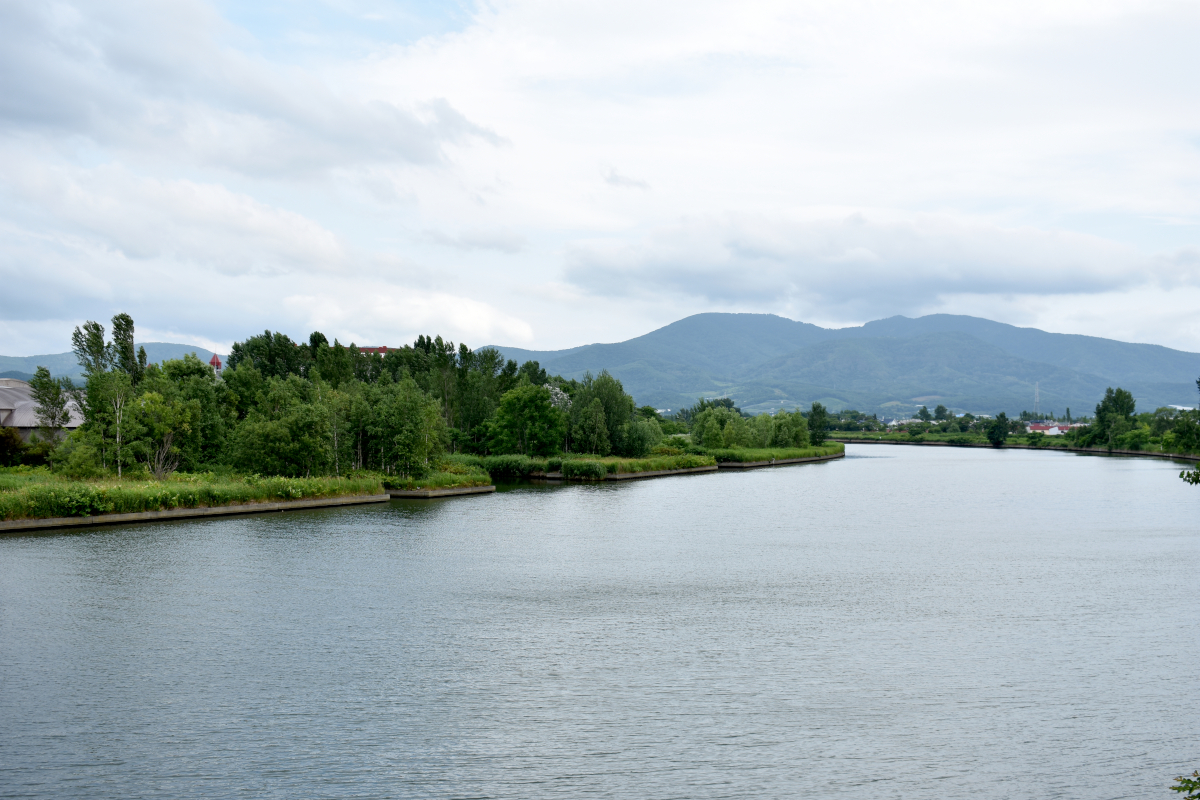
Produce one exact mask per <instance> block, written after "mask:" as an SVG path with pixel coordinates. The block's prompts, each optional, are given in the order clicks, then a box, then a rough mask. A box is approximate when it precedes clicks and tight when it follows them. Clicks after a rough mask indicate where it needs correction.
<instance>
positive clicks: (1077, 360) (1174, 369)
mask: <svg viewBox="0 0 1200 800" xmlns="http://www.w3.org/2000/svg"><path fill="white" fill-rule="evenodd" d="M498 349H499V350H501V351H502V352H504V353H505V355H506V356H507V357H509V358H516V359H518V360H520V361H524V360H529V359H534V360H537V361H539V362H540V363H541V364H542V366H544V367H546V368H547V369H548V370H550V371H551V372H555V373H561V374H562V375H564V376H566V377H579V376H582V375H583V373H584V372H586V371H589V370H590V371H591V372H593V373H596V372H598V371H599V370H601V369H607V370H608V371H609V372H611V373H613V374H614V375H616V376H617V377H618V378H620V379H621V381H622V382H623V383H624V384H625V387H626V389H628V390H629V391H630V392H631V393H632V394H633V395H634V397H635V398H637V399H638V402H640V403H649V404H652V405H655V406H657V407H658V408H672V409H674V408H680V407H682V406H685V405H690V404H691V403H693V402H695V400H696V398H697V397H698V396H701V395H705V396H713V395H728V396H730V397H733V398H734V399H735V400H737V401H738V403H739V404H740V405H741V406H742V407H743V408H746V409H748V410H751V411H765V410H769V409H774V408H780V407H786V408H791V407H793V406H797V405H800V406H807V405H808V404H809V403H811V402H812V401H813V400H820V401H822V402H824V403H827V404H828V405H831V406H833V407H836V408H845V407H854V408H857V409H859V410H862V411H874V412H882V413H884V414H888V415H889V416H890V415H902V414H907V413H909V412H911V411H912V410H913V409H915V408H916V407H918V406H920V405H930V406H933V405H936V404H937V403H944V404H945V405H947V406H949V407H951V408H954V409H958V410H962V411H974V412H984V413H994V412H997V411H1001V410H1004V411H1008V412H1010V413H1016V412H1019V411H1021V410H1024V409H1029V410H1032V408H1033V395H1034V385H1035V383H1036V384H1038V387H1039V390H1040V395H1041V408H1042V410H1044V411H1045V410H1052V411H1056V412H1058V413H1061V412H1062V411H1063V410H1064V409H1065V408H1067V407H1069V408H1071V410H1072V412H1073V413H1076V414H1079V413H1082V412H1088V413H1090V412H1091V410H1092V409H1093V407H1094V406H1095V404H1096V402H1097V401H1098V400H1099V399H1100V396H1101V395H1103V393H1104V389H1105V388H1106V387H1108V386H1117V385H1120V386H1122V387H1124V388H1126V389H1129V390H1130V391H1131V392H1133V394H1134V396H1135V397H1136V398H1137V400H1138V407H1139V408H1141V409H1153V408H1157V407H1158V406H1162V405H1195V402H1196V386H1195V383H1194V381H1195V380H1196V377H1197V376H1198V375H1200V354H1197V353H1186V352H1183V351H1179V350H1171V349H1170V348H1166V347H1161V346H1158V345H1148V344H1129V343H1126V342H1117V341H1113V340H1111V339H1101V338H1098V337H1094V336H1077V335H1072V334H1059V333H1047V332H1046V331H1041V330H1037V329H1035V328H1018V327H1015V326H1013V325H1005V324H1003V323H999V322H993V321H991V320H986V319H979V318H977V317H966V316H955V315H950V314H935V315H931V316H927V317H921V318H919V319H908V318H907V317H892V318H890V319H884V320H877V321H875V322H869V323H867V324H866V325H863V326H861V327H854V328H840V329H828V328H820V327H818V326H816V325H810V324H808V323H803V322H795V321H792V320H788V319H784V318H782V317H777V316H774V315H770V314H697V315H695V316H692V317H688V318H686V319H682V320H679V321H678V322H674V323H672V324H670V325H667V326H666V327H663V328H660V329H658V330H656V331H652V332H651V333H648V334H646V335H644V336H639V337H637V338H634V339H630V340H629V341H626V342H619V343H616V344H592V345H585V346H583V347H575V348H572V349H570V350H559V351H534V350H518V349H516V348H508V347H499V348H498Z"/></svg>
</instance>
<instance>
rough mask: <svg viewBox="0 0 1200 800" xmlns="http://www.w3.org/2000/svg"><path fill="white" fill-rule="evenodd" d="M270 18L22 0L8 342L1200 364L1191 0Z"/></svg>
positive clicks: (522, 5) (6, 171)
mask: <svg viewBox="0 0 1200 800" xmlns="http://www.w3.org/2000/svg"><path fill="white" fill-rule="evenodd" d="M252 10H253V9H252V8H251V7H239V9H238V11H239V13H240V14H242V16H230V13H231V12H230V10H229V9H228V8H225V9H222V8H221V7H218V6H216V5H213V4H210V3H206V2H202V1H201V0H178V2H173V3H170V4H162V3H147V2H143V1H142V0H108V2H104V3H100V2H84V1H83V0H65V2H57V3H53V4H45V3H35V2H32V1H31V0H16V1H15V2H11V3H7V4H5V5H4V6H3V7H0V280H3V281H4V283H5V286H6V291H5V292H4V293H3V296H2V297H0V316H2V318H0V335H2V336H3V337H4V338H5V340H6V341H8V342H9V343H10V344H9V345H6V346H4V347H0V350H3V351H4V352H11V353H12V354H16V355H19V354H27V353H33V352H53V351H61V350H63V349H65V347H66V343H67V337H68V336H69V331H70V329H71V327H73V326H74V325H76V324H79V322H81V321H83V320H84V319H108V318H109V317H111V316H112V314H114V313H116V312H117V311H128V312H129V313H131V314H133V315H134V317H135V319H137V320H138V322H139V326H140V327H141V328H142V329H143V330H146V331H154V332H156V334H157V333H160V332H161V333H163V334H164V335H166V334H168V333H169V334H172V335H177V336H178V337H180V338H184V337H191V339H190V340H194V341H203V342H207V343H215V344H222V343H224V344H226V345H227V344H228V343H229V342H232V341H234V340H236V339H240V338H244V337H245V336H247V335H250V334H252V333H254V332H256V331H259V330H261V329H262V328H264V327H273V328H280V329H283V330H285V331H287V332H288V333H290V334H292V335H293V336H297V337H302V336H306V335H307V333H308V331H310V330H313V329H316V328H320V329H322V330H325V332H326V333H327V334H328V335H329V336H330V337H331V338H332V337H335V336H336V337H338V338H341V339H343V340H344V341H350V340H357V341H359V343H360V344H363V343H373V344H392V345H395V344H399V343H402V342H404V341H407V340H409V339H411V338H412V337H414V336H415V335H416V334H418V333H442V334H444V335H448V336H450V337H451V338H455V339H456V340H461V341H466V342H467V343H468V344H471V345H473V346H478V345H482V344H487V343H494V342H495V343H510V344H525V345H533V346H537V347H565V346H571V345H576V344H581V343H585V342H590V341H597V340H609V341H612V340H619V339H623V338H627V337H629V336H633V335H637V334H640V333H643V332H645V331H646V330H649V329H651V328H654V327H657V326H659V325H662V324H665V323H667V322H670V321H672V320H673V319H676V318H678V317H680V316H683V315H686V314H689V313H696V312H700V311H707V310H733V311H767V312H774V313H781V314H784V315H787V316H791V317H793V318H798V319H804V320H807V321H813V322H818V323H821V324H826V325H846V324H857V323H861V322H863V321H866V320H869V319H874V318H879V317H886V316H891V315H893V314H898V313H902V314H908V315H917V314H922V313H929V312H934V311H948V312H954V313H976V314H980V315H985V316H991V317H993V318H997V319H1001V320H1004V321H1009V322H1013V323H1016V324H1024V325H1039V326H1043V327H1047V328H1048V329H1052V330H1061V331H1066V332H1077V333H1088V334H1094V335H1107V336H1121V337H1122V338H1130V339H1136V340H1139V341H1155V342H1160V343H1163V344H1168V345H1171V346H1176V347H1183V348H1185V349H1192V350H1200V328H1198V327H1197V325H1196V324H1195V323H1193V322H1192V321H1191V316H1192V315H1191V313H1190V310H1189V309H1190V308H1191V307H1194V301H1195V300H1196V299H1198V296H1200V194H1198V193H1197V192H1196V191H1195V187H1196V186H1197V184H1198V183H1200V85H1198V84H1197V83H1196V82H1195V81H1194V80H1193V79H1192V78H1191V76H1192V75H1195V74H1197V73H1198V72H1200V51H1198V50H1197V48H1195V46H1194V42H1195V41H1196V40H1197V38H1200V11H1198V10H1197V9H1196V7H1195V6H1194V5H1193V4H1189V3H1176V2H1149V3H1147V2H1137V3H1134V2H1125V1H1124V0H1108V1H1107V2H1102V3H1095V2H1092V3H1082V2H1078V3H1076V2H1063V3H1055V4H1045V3H1034V2H1024V1H1023V0H1020V1H1018V2H1014V3H1008V4H1004V5H1003V6H995V7H990V6H982V5H980V4H977V3H967V2H950V3H946V2H928V3H926V2H915V3H910V4H905V5H903V6H879V5H878V4H873V3H859V2H854V1H853V0H852V2H848V3H839V4H832V5H831V4H827V3H817V2H800V3H770V2H761V3H749V4H741V5H739V6H736V7H732V6H730V5H729V4H727V3H716V2H705V1H704V0H701V2H689V3H682V2H657V3H653V4H650V5H647V4H645V3H632V2H624V0H612V1H611V2H604V3H600V2H580V3H572V4H567V5H564V4H559V3H549V2H542V1H541V0H507V1H502V2H497V3H491V4H487V5H480V6H478V7H476V8H474V9H473V10H469V11H468V12H467V13H463V14H458V15H454V16H447V17H446V18H445V19H440V20H435V21H431V20H430V19H428V18H427V16H422V15H421V14H418V13H416V10H414V9H411V8H409V7H408V5H407V4H405V3H389V2H381V3H379V4H377V5H376V6H373V9H372V20H365V19H363V18H361V15H359V14H358V13H357V12H356V11H355V10H354V8H353V6H352V5H345V6H329V7H324V6H323V7H322V14H323V15H324V16H318V17H314V18H313V19H316V20H318V21H319V23H320V24H317V23H313V26H312V27H309V28H305V27H304V26H305V24H307V23H306V22H304V20H303V19H301V18H300V16H299V15H296V16H295V17H294V18H289V17H287V16H286V15H281V14H278V13H273V14H267V13H266V12H265V9H264V13H263V14H262V15H260V16H261V20H265V21H261V22H260V23H259V24H256V25H255V26H253V27H248V26H247V24H246V23H244V22H241V21H239V20H241V19H243V17H245V18H250V17H252V16H253V14H251V13H249V12H250V11H252ZM339 15H340V16H339ZM304 19H307V17H305V18H304ZM406 20H408V21H410V22H406ZM406 25H407V26H408V27H406ZM348 31H349V32H352V33H347V32H348Z"/></svg>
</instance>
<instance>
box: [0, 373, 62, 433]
mask: <svg viewBox="0 0 1200 800" xmlns="http://www.w3.org/2000/svg"><path fill="white" fill-rule="evenodd" d="M68 409H69V410H70V412H71V413H70V416H71V418H70V420H69V421H68V422H67V424H66V425H65V426H64V427H65V428H67V429H68V430H74V429H75V428H78V427H79V426H80V425H82V424H83V414H82V413H80V410H79V407H78V406H77V405H75V402H74V401H72V402H71V403H70V405H69V406H68ZM0 425H2V426H4V427H6V428H17V429H18V430H20V431H21V433H22V434H23V435H26V436H27V435H28V434H29V432H31V431H33V430H36V429H37V428H38V427H40V423H39V422H38V418H37V403H36V402H35V401H34V399H33V388H32V387H31V386H30V385H29V384H28V383H26V382H25V381H20V380H17V379H16V378H0Z"/></svg>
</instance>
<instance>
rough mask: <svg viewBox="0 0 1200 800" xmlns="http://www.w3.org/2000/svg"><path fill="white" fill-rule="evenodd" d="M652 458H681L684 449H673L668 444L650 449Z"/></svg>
mask: <svg viewBox="0 0 1200 800" xmlns="http://www.w3.org/2000/svg"><path fill="white" fill-rule="evenodd" d="M650 455H652V456H681V455H683V448H682V447H672V446H670V445H666V444H660V445H659V446H658V447H652V448H650Z"/></svg>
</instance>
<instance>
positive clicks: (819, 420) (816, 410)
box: [808, 401, 929, 447]
mask: <svg viewBox="0 0 1200 800" xmlns="http://www.w3.org/2000/svg"><path fill="white" fill-rule="evenodd" d="M925 413H926V414H928V413H929V411H928V410H926V412H925ZM828 430H829V412H828V411H826V410H825V406H823V405H821V404H820V403H817V402H815V401H814V402H813V404H812V408H811V410H809V412H808V440H809V442H811V443H812V444H813V446H814V447H820V446H821V445H823V444H825V437H826V431H828Z"/></svg>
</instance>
